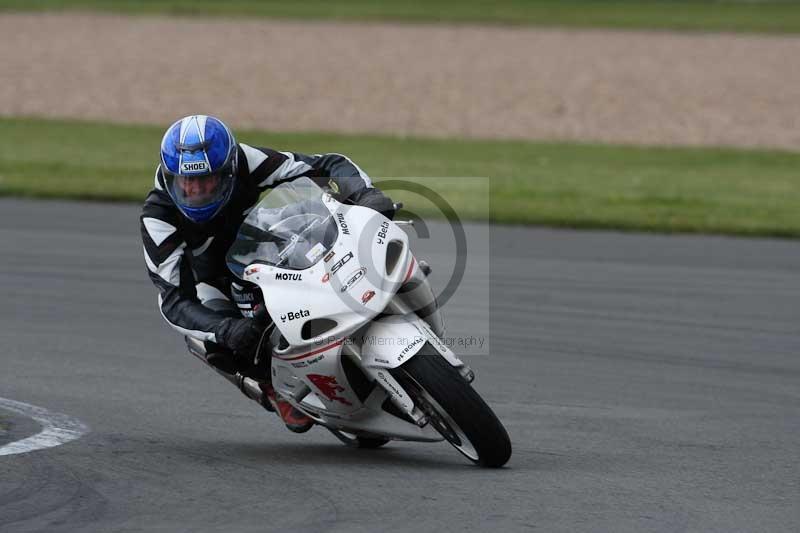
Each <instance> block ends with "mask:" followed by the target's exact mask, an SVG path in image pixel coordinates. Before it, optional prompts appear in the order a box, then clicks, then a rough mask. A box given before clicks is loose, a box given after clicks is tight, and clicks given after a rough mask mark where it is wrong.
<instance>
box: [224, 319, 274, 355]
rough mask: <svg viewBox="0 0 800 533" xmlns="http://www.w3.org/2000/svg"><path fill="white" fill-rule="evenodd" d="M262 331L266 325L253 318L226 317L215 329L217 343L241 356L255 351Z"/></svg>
mask: <svg viewBox="0 0 800 533" xmlns="http://www.w3.org/2000/svg"><path fill="white" fill-rule="evenodd" d="M262 333H264V325H263V324H260V323H259V322H258V321H256V320H253V319H251V318H225V319H223V320H222V322H220V323H219V325H218V326H217V327H216V328H215V329H214V334H215V335H216V336H217V343H218V344H221V345H222V346H224V347H225V348H228V349H229V350H233V352H234V353H235V354H236V355H238V356H241V357H249V356H251V355H253V354H254V353H255V351H256V348H258V342H259V341H260V340H261V334H262Z"/></svg>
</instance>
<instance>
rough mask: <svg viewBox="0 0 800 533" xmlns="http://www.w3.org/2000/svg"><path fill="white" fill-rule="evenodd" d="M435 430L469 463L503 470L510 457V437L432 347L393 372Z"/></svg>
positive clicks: (427, 346)
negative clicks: (502, 467)
mask: <svg viewBox="0 0 800 533" xmlns="http://www.w3.org/2000/svg"><path fill="white" fill-rule="evenodd" d="M391 373H392V376H394V378H395V379H397V381H399V382H400V384H401V385H403V388H405V389H406V391H408V393H409V394H410V395H411V396H412V399H413V400H414V403H415V404H416V405H417V406H418V407H419V408H420V409H421V410H422V411H423V412H425V414H427V415H428V417H429V418H430V423H431V425H433V427H434V428H436V430H437V431H438V432H439V433H440V434H441V435H442V436H443V437H444V438H445V439H446V440H447V441H448V442H449V443H450V444H452V445H453V446H454V447H455V448H456V449H457V450H458V451H459V452H461V453H462V454H463V455H464V456H465V457H467V458H468V459H469V460H470V461H472V462H474V463H476V464H479V465H481V466H487V467H495V468H497V467H501V466H503V465H504V464H506V463H507V462H508V459H509V458H510V457H511V441H510V440H509V438H508V433H507V432H506V429H505V428H504V427H503V424H501V423H500V420H498V419H497V416H496V415H495V414H494V412H492V410H491V408H490V407H489V406H488V405H486V402H484V401H483V398H481V397H480V395H478V393H477V392H476V391H475V389H473V388H472V386H471V385H470V384H469V383H467V381H466V380H465V379H464V378H463V377H462V376H461V374H459V372H458V370H456V369H455V368H454V367H453V366H452V365H450V363H448V362H447V361H446V360H445V359H444V358H443V357H442V356H441V354H439V352H437V351H436V349H435V348H433V346H431V345H430V344H426V345H425V346H424V347H423V348H422V350H420V352H419V353H418V354H416V355H415V356H414V357H413V358H411V359H410V360H409V361H407V362H406V363H404V364H403V365H402V366H400V367H399V368H396V369H394V370H392V371H391Z"/></svg>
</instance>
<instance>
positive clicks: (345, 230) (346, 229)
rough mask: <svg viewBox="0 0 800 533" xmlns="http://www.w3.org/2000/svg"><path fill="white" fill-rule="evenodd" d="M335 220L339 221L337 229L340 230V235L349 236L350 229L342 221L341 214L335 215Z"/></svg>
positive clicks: (342, 216)
mask: <svg viewBox="0 0 800 533" xmlns="http://www.w3.org/2000/svg"><path fill="white" fill-rule="evenodd" d="M336 219H337V220H338V221H339V227H340V228H342V233H344V234H345V235H350V228H348V227H347V222H345V220H344V215H343V214H342V213H336Z"/></svg>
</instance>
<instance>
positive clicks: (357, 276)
mask: <svg viewBox="0 0 800 533" xmlns="http://www.w3.org/2000/svg"><path fill="white" fill-rule="evenodd" d="M366 273H367V269H366V267H361V268H359V269H358V270H356V271H355V272H353V273H352V274H350V277H349V278H348V279H347V281H345V283H344V285H342V288H341V289H339V290H340V292H347V291H349V290H350V287H352V286H353V285H355V284H356V283H358V282H359V281H361V280H362V279H363V278H364V274H366Z"/></svg>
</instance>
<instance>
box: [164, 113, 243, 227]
mask: <svg viewBox="0 0 800 533" xmlns="http://www.w3.org/2000/svg"><path fill="white" fill-rule="evenodd" d="M236 168H237V145H236V139H234V137H233V133H232V132H231V130H230V129H229V128H228V127H227V126H226V125H225V124H224V123H223V122H222V121H221V120H219V119H218V118H214V117H209V116H206V115H192V116H188V117H184V118H182V119H180V120H179V121H177V122H176V123H175V124H173V125H172V126H170V127H169V129H167V132H166V133H165V134H164V138H163V139H162V140H161V172H162V174H163V176H164V182H165V185H166V188H167V192H168V193H169V195H170V196H171V197H172V200H173V201H174V202H175V205H176V206H177V207H178V209H180V211H181V213H183V214H184V216H186V218H188V219H189V220H192V221H193V222H197V223H203V222H207V221H209V220H211V219H212V218H214V216H216V214H217V213H219V212H220V211H221V210H222V208H223V207H225V204H227V203H228V200H230V198H231V194H232V193H233V187H234V183H235V180H236Z"/></svg>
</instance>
